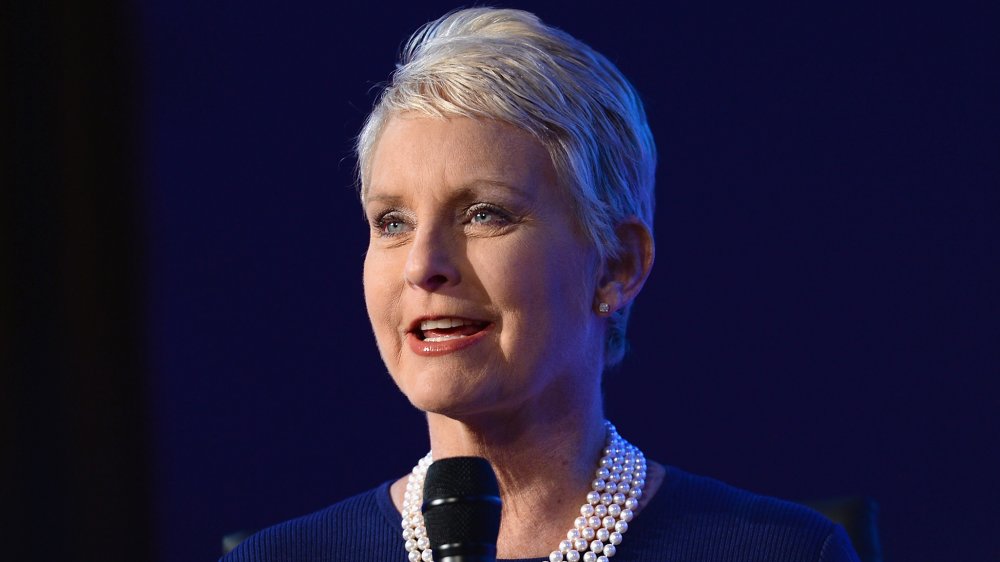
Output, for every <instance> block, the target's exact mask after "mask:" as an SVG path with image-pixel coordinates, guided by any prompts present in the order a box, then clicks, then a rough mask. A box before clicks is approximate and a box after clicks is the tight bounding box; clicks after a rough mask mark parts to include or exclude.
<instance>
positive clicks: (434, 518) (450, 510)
mask: <svg viewBox="0 0 1000 562" xmlns="http://www.w3.org/2000/svg"><path fill="white" fill-rule="evenodd" d="M421 511H423V516H424V527H425V528H426V529H427V538H428V539H429V540H430V544H431V549H432V550H433V551H434V561H435V562H496V559H497V535H498V534H499V533H500V487H499V485H497V477H496V474H495V473H494V472H493V467H492V466H490V463H489V462H488V461H487V460H486V459H483V458H480V457H452V458H447V459H441V460H439V461H434V463H433V464H432V465H431V466H430V467H428V468H427V476H426V477H425V478H424V503H423V505H422V506H421Z"/></svg>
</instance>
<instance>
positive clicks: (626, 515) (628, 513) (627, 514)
mask: <svg viewBox="0 0 1000 562" xmlns="http://www.w3.org/2000/svg"><path fill="white" fill-rule="evenodd" d="M634 516H635V512H633V511H632V510H631V509H623V510H622V512H621V520H622V521H624V522H626V523H630V522H631V521H632V517H634Z"/></svg>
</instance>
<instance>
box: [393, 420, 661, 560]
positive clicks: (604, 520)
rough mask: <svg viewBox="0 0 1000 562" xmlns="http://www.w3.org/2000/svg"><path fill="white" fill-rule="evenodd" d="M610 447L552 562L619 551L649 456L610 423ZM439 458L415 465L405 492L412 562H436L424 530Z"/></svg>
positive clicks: (405, 536) (602, 557) (406, 537)
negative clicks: (431, 472) (431, 475)
mask: <svg viewBox="0 0 1000 562" xmlns="http://www.w3.org/2000/svg"><path fill="white" fill-rule="evenodd" d="M604 425H605V427H606V428H607V432H608V441H607V445H606V446H605V447H604V451H603V453H602V455H601V460H600V462H599V463H598V465H597V471H596V472H595V473H594V476H595V478H594V481H593V482H591V483H590V487H591V491H590V492H588V493H587V499H586V503H584V504H583V505H582V506H581V507H580V516H579V517H577V518H576V520H575V521H574V522H573V528H572V529H570V530H569V531H568V532H567V533H566V540H564V541H562V542H560V543H559V548H558V549H557V550H553V551H552V554H549V562H563V561H565V562H580V561H581V560H582V561H583V562H608V558H611V557H613V556H614V555H615V553H616V552H617V551H618V545H619V544H621V542H622V535H624V534H625V532H626V531H628V524H629V522H630V521H632V517H633V516H634V513H635V510H636V508H637V507H638V506H639V498H641V497H642V488H643V486H644V485H645V484H646V457H644V456H643V454H642V451H640V450H639V449H638V448H636V447H635V446H634V445H632V444H631V443H629V442H628V441H625V440H624V439H622V438H621V436H620V435H618V431H617V430H616V429H615V426H613V425H611V422H609V421H605V422H604ZM433 462H434V458H433V456H432V454H431V453H427V455H426V456H424V458H422V459H420V462H418V463H417V465H416V466H414V467H413V471H412V472H411V473H410V477H409V479H408V480H407V481H406V493H405V494H404V496H403V521H402V523H403V539H404V540H405V541H406V550H407V552H408V557H409V560H410V562H433V560H434V554H433V553H432V552H431V547H430V540H429V539H428V538H427V529H426V528H424V516H423V515H422V514H421V512H420V506H421V505H422V504H423V502H424V478H425V477H426V476H427V468H428V467H429V466H430V465H431V464H432V463H433Z"/></svg>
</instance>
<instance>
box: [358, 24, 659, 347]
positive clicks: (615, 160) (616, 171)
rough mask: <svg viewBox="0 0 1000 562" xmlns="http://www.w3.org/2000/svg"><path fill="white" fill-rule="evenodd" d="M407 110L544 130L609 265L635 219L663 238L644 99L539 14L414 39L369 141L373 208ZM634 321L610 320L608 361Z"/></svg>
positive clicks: (368, 130)
mask: <svg viewBox="0 0 1000 562" xmlns="http://www.w3.org/2000/svg"><path fill="white" fill-rule="evenodd" d="M400 112H417V113H422V114H425V115H428V116H436V117H449V116H462V117H472V118H479V119H483V118H486V119H495V120H499V121H502V122H505V123H508V124H511V125H513V126H515V127H517V128H520V129H522V130H524V131H527V132H528V133H530V134H532V135H533V136H534V137H535V138H537V139H538V140H539V141H540V142H541V143H542V145H543V146H545V148H546V149H547V150H548V152H549V155H550V157H551V158H552V163H553V165H554V167H555V169H556V173H557V174H558V175H559V178H560V180H561V181H562V183H563V184H564V185H565V186H566V187H567V189H568V190H569V192H570V194H571V196H572V200H573V201H574V206H575V208H574V212H575V215H576V217H577V220H578V223H579V224H580V226H581V227H582V229H583V231H584V233H585V234H586V235H587V237H588V238H589V239H590V240H591V241H592V242H593V244H594V247H595V248H596V250H597V252H598V255H599V257H600V258H601V259H602V260H609V259H615V258H616V257H617V256H618V255H619V254H620V252H621V246H620V242H619V240H618V236H617V235H616V233H615V228H616V227H617V226H618V225H619V224H621V223H622V222H623V221H625V220H628V219H630V218H632V217H636V218H638V219H639V220H641V221H642V222H643V223H645V224H646V226H647V227H648V228H649V229H650V231H652V226H653V208H654V203H655V201H654V186H655V172H656V145H655V143H654V142H653V135H652V133H651V132H650V130H649V125H648V123H647V122H646V113H645V110H644V109H643V106H642V102H641V100H640V99H639V95H638V93H637V92H636V91H635V88H634V87H632V85H631V84H630V83H629V82H628V80H626V79H625V77H624V76H623V75H622V73H621V72H620V71H619V70H618V69H617V68H616V67H615V65H614V64H612V63H611V61H609V60H608V59H607V58H605V57H604V56H603V55H601V54H600V53H598V52H597V51H595V50H593V49H591V48H590V47H589V46H587V45H586V44H584V43H582V42H581V41H578V40H577V39H575V38H574V37H572V36H570V35H569V34H568V33H565V32H564V31H561V30H559V29H556V28H554V27H551V26H548V25H546V24H544V23H542V21H541V20H540V19H539V18H538V17H537V16H535V15H534V14H531V13H528V12H525V11H521V10H501V9H493V8H470V9H464V10H458V11H454V12H451V13H449V14H447V15H445V16H443V17H442V18H440V19H438V20H436V21H433V22H430V23H428V24H426V25H424V26H423V27H421V28H420V29H419V30H417V32H416V33H414V34H413V36H412V37H411V38H410V40H409V41H408V42H407V44H406V47H405V48H404V50H403V53H402V55H401V57H400V62H399V64H398V65H397V67H396V71H395V72H394V73H393V75H392V79H391V81H390V83H389V84H388V85H387V86H386V87H385V89H384V90H383V91H382V93H381V95H380V96H379V98H378V100H377V101H376V103H375V106H374V109H373V110H372V112H371V114H370V115H369V116H368V119H367V121H366V122H365V125H364V127H363V128H362V130H361V133H360V134H359V136H358V141H357V157H358V181H359V187H360V191H361V198H362V201H364V198H365V195H366V193H367V180H368V177H369V174H370V172H371V169H370V168H371V157H372V153H373V151H374V148H375V145H376V144H377V143H378V140H379V136H380V135H381V133H382V130H383V128H384V127H385V124H386V123H387V121H388V120H389V118H390V117H391V116H392V115H393V114H395V113H400ZM628 315H629V307H626V308H623V309H621V310H619V311H618V312H617V313H615V314H613V315H612V316H611V317H610V318H609V322H608V340H607V345H606V348H605V364H606V365H609V366H610V365H614V364H616V363H618V362H619V361H621V359H622V357H623V356H624V353H625V347H626V342H625V327H626V324H627V322H628Z"/></svg>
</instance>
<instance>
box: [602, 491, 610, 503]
mask: <svg viewBox="0 0 1000 562" xmlns="http://www.w3.org/2000/svg"><path fill="white" fill-rule="evenodd" d="M601 503H603V504H604V505H611V503H612V499H611V494H609V493H607V492H604V493H603V494H601Z"/></svg>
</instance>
